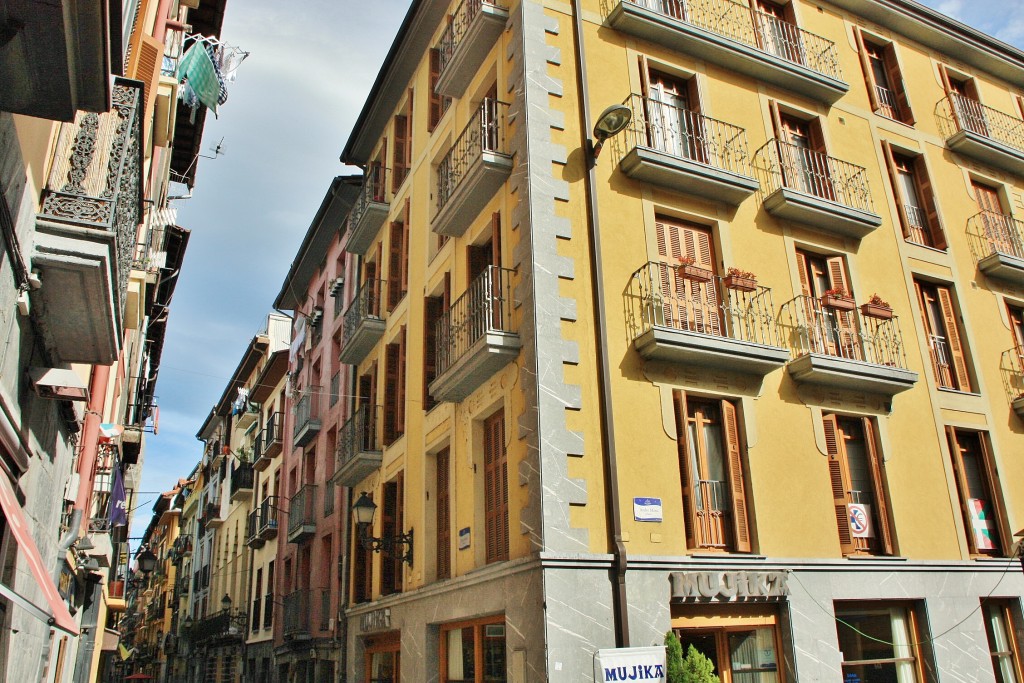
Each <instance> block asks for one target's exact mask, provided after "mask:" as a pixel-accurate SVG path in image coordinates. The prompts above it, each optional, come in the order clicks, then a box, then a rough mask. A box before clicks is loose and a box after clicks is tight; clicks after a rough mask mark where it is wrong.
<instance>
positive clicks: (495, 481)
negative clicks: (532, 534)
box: [483, 406, 509, 564]
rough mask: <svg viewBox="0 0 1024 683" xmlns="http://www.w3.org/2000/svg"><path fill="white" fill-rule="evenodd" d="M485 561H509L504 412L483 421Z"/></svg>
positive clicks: (498, 411)
mask: <svg viewBox="0 0 1024 683" xmlns="http://www.w3.org/2000/svg"><path fill="white" fill-rule="evenodd" d="M483 437H484V449H483V450H484V453H483V461H484V467H483V469H484V482H483V484H484V537H485V552H484V555H485V561H486V562H487V564H490V563H492V562H503V561H505V560H507V559H508V558H509V519H508V512H509V505H508V452H507V449H506V447H505V408H504V406H502V407H501V408H498V410H497V411H495V412H494V413H492V414H491V415H488V416H487V417H485V418H484V420H483Z"/></svg>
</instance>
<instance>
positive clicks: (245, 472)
mask: <svg viewBox="0 0 1024 683" xmlns="http://www.w3.org/2000/svg"><path fill="white" fill-rule="evenodd" d="M255 478H256V477H255V473H254V472H253V469H252V465H250V464H249V463H244V462H242V463H238V464H236V465H235V466H234V467H233V468H231V502H232V503H234V502H235V501H239V500H249V499H250V498H252V486H253V482H254V480H255Z"/></svg>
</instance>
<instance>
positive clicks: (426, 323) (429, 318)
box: [423, 273, 451, 410]
mask: <svg viewBox="0 0 1024 683" xmlns="http://www.w3.org/2000/svg"><path fill="white" fill-rule="evenodd" d="M450 302H451V277H450V274H449V273H445V274H444V291H443V292H442V294H441V296H428V297H427V298H426V299H424V301H423V409H424V410H431V409H432V408H433V407H434V406H436V405H437V400H436V399H435V398H434V397H433V396H432V395H431V393H430V383H431V382H433V381H434V380H435V379H437V361H438V351H439V350H440V349H439V348H438V343H437V339H438V331H437V326H438V324H439V323H440V322H441V320H442V319H443V318H444V313H445V311H447V310H448V307H449V305H450Z"/></svg>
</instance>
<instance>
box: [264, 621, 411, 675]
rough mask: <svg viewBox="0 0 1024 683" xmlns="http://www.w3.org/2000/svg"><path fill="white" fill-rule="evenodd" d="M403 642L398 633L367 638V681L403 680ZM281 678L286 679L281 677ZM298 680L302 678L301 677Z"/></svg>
mask: <svg viewBox="0 0 1024 683" xmlns="http://www.w3.org/2000/svg"><path fill="white" fill-rule="evenodd" d="M401 649H402V642H401V639H400V638H399V636H398V634H392V633H387V634H384V635H381V636H374V637H373V638H367V639H366V679H365V680H366V681H367V683H398V682H399V681H400V680H401V671H402V667H401ZM281 680H286V679H285V677H283V676H282V677H281ZM297 680H302V679H301V678H299V679H297Z"/></svg>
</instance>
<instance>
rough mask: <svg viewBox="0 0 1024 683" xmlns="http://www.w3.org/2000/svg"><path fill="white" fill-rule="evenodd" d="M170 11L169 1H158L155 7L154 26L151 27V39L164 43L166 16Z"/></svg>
mask: <svg viewBox="0 0 1024 683" xmlns="http://www.w3.org/2000/svg"><path fill="white" fill-rule="evenodd" d="M170 11H171V0H160V4H159V5H157V6H156V24H155V25H154V26H153V37H154V38H156V39H157V40H159V41H160V42H161V43H163V42H164V38H166V37H167V15H168V13H170Z"/></svg>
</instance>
